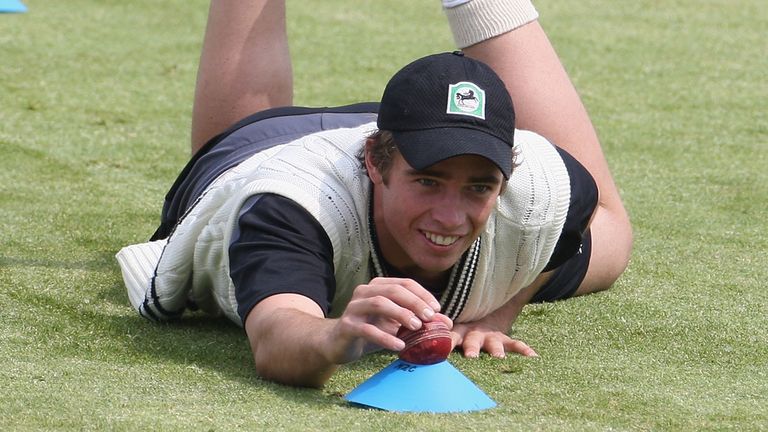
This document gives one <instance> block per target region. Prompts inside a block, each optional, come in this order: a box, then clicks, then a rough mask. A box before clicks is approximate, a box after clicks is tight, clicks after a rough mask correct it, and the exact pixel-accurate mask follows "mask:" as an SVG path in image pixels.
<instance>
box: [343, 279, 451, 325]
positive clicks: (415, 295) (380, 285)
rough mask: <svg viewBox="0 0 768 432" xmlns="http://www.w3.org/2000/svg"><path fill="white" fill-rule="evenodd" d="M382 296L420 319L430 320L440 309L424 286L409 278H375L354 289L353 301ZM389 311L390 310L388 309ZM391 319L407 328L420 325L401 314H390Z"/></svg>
mask: <svg viewBox="0 0 768 432" xmlns="http://www.w3.org/2000/svg"><path fill="white" fill-rule="evenodd" d="M375 297H384V298H386V299H388V300H390V301H391V302H392V303H393V304H395V305H397V306H399V307H401V308H404V309H407V310H409V311H410V312H411V314H412V316H415V317H416V318H418V319H419V320H420V321H431V320H432V319H433V318H434V316H435V313H436V312H438V311H439V310H440V303H438V302H437V300H436V299H435V297H434V296H433V295H432V294H431V293H430V292H429V291H427V290H426V289H424V287H422V286H421V285H419V284H418V283H416V282H415V281H413V280H411V279H398V278H376V279H373V280H372V281H371V283H369V284H367V285H361V286H359V287H358V288H357V289H356V290H355V294H354V296H353V301H354V300H356V299H365V298H375ZM389 311H391V310H389ZM392 318H393V319H396V320H398V321H400V323H401V324H402V325H404V326H406V327H408V328H411V329H414V330H415V329H417V328H419V327H420V326H421V323H420V322H419V323H418V325H417V326H416V327H414V326H413V325H412V323H411V322H410V317H405V316H403V315H401V316H400V317H399V318H398V317H396V316H392Z"/></svg>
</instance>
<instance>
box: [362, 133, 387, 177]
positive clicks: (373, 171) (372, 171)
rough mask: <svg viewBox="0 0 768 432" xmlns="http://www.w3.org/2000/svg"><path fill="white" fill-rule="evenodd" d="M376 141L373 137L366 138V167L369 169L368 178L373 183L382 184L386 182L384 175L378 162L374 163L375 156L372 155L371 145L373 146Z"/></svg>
mask: <svg viewBox="0 0 768 432" xmlns="http://www.w3.org/2000/svg"><path fill="white" fill-rule="evenodd" d="M374 142H375V141H374V140H373V138H368V139H366V140H365V169H366V171H368V178H370V179H371V182H372V183H373V184H381V183H384V177H383V176H382V174H381V172H380V171H379V169H378V168H377V167H376V164H374V163H373V156H371V147H373V145H374Z"/></svg>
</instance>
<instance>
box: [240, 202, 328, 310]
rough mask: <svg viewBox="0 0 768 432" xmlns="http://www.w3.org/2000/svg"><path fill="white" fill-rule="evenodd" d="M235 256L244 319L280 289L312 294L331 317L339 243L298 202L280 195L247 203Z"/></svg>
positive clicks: (313, 298)
mask: <svg viewBox="0 0 768 432" xmlns="http://www.w3.org/2000/svg"><path fill="white" fill-rule="evenodd" d="M229 256H230V276H231V278H232V281H233V283H234V286H235V297H236V299H237V305H238V306H237V312H238V315H239V316H240V319H241V320H242V321H243V322H245V319H246V317H247V316H248V313H249V312H250V311H251V309H253V307H254V306H256V304H258V303H259V302H260V301H261V300H264V299H265V298H267V297H269V296H271V295H274V294H280V293H294V294H300V295H303V296H306V297H308V298H310V299H312V300H313V301H314V302H315V303H317V304H318V305H319V306H320V308H321V309H322V310H323V313H325V314H326V315H327V313H328V310H329V308H330V304H331V302H332V300H333V296H334V294H335V278H334V268H333V247H332V246H331V242H330V240H329V239H328V236H327V235H326V233H325V231H324V230H323V229H322V227H321V226H320V224H319V223H318V222H317V220H316V219H315V218H313V217H312V216H311V215H310V214H309V213H308V212H307V211H306V210H304V209H303V208H302V207H301V206H299V205H298V204H296V203H295V202H293V201H291V200H289V199H287V198H285V197H282V196H279V195H274V194H262V195H256V196H253V197H251V198H250V199H249V200H248V201H246V202H245V204H244V205H243V207H242V208H241V211H240V215H239V219H238V225H237V229H236V230H235V232H234V233H233V236H232V242H231V244H230V246H229Z"/></svg>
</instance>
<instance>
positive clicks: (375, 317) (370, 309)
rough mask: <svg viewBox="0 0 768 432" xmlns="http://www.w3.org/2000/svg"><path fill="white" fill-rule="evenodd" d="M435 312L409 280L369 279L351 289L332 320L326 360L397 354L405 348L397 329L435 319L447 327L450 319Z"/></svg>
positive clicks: (434, 306) (427, 296)
mask: <svg viewBox="0 0 768 432" xmlns="http://www.w3.org/2000/svg"><path fill="white" fill-rule="evenodd" d="M439 311H440V303H439V302H438V301H437V300H436V299H435V297H434V296H433V295H432V294H431V293H430V292H429V291H427V290H426V289H425V288H424V287H422V286H421V285H419V284H418V283H417V282H415V281H413V280H411V279H399V278H376V279H373V280H372V281H371V282H370V283H368V284H364V285H360V286H358V287H357V288H355V291H354V293H353V295H352V298H351V299H350V301H349V304H348V305H347V307H346V309H345V310H344V314H343V315H342V316H341V317H340V318H339V319H338V320H337V321H336V323H335V325H334V328H333V330H332V333H331V335H330V338H329V343H331V344H332V345H331V346H329V347H328V348H329V351H330V354H329V355H330V358H329V360H331V361H333V362H334V363H336V364H342V363H348V362H351V361H354V360H357V359H359V358H360V357H361V356H362V355H364V354H366V353H368V352H370V351H374V350H376V349H381V348H383V349H388V350H391V351H400V350H401V349H403V348H404V346H405V344H404V343H403V341H402V340H400V339H398V338H397V337H396V336H395V335H396V334H397V330H398V329H399V328H400V326H405V327H406V328H409V329H411V330H416V329H419V328H420V327H421V325H422V322H427V321H432V320H435V319H439V320H441V321H443V322H445V323H446V325H447V326H448V328H451V327H452V326H453V323H452V322H451V320H450V319H449V318H448V317H446V316H445V315H442V314H440V313H438V312H439Z"/></svg>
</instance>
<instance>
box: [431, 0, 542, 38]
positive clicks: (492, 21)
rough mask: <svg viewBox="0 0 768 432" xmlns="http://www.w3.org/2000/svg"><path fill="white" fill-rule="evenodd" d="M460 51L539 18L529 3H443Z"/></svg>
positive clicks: (506, 0)
mask: <svg viewBox="0 0 768 432" xmlns="http://www.w3.org/2000/svg"><path fill="white" fill-rule="evenodd" d="M442 2H443V10H444V11H445V15H446V17H447V18H448V24H449V25H450V27H451V33H453V40H454V42H455V43H456V46H457V47H459V48H466V47H468V46H470V45H474V44H476V43H478V42H482V41H484V40H487V39H490V38H492V37H496V36H499V35H501V34H504V33H507V32H509V31H512V30H514V29H516V28H518V27H520V26H522V25H524V24H528V23H529V22H531V21H534V20H535V19H537V18H538V17H539V13H538V12H537V11H536V8H535V7H534V6H533V4H532V3H531V1H530V0H442Z"/></svg>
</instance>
